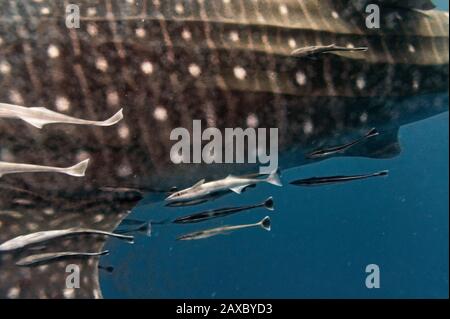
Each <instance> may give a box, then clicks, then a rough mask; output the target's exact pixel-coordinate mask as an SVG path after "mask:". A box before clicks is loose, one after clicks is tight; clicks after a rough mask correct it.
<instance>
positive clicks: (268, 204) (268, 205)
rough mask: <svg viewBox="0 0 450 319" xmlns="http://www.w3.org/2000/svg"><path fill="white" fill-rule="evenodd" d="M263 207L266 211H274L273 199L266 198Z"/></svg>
mask: <svg viewBox="0 0 450 319" xmlns="http://www.w3.org/2000/svg"><path fill="white" fill-rule="evenodd" d="M264 207H265V208H267V209H268V210H272V211H273V210H274V203H273V198H272V196H270V197H269V198H267V199H266V200H265V201H264Z"/></svg>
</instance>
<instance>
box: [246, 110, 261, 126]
mask: <svg viewBox="0 0 450 319" xmlns="http://www.w3.org/2000/svg"><path fill="white" fill-rule="evenodd" d="M258 124H259V120H258V117H257V116H256V114H254V113H250V114H249V115H248V116H247V126H248V127H252V128H255V127H258Z"/></svg>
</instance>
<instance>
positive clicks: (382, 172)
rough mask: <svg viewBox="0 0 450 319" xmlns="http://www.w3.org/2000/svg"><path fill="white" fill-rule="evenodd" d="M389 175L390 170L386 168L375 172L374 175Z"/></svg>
mask: <svg viewBox="0 0 450 319" xmlns="http://www.w3.org/2000/svg"><path fill="white" fill-rule="evenodd" d="M388 175H389V171H388V170H384V171H381V172H378V173H375V174H373V176H388Z"/></svg>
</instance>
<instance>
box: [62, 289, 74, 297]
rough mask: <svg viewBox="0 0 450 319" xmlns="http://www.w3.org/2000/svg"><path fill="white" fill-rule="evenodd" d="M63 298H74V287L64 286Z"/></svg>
mask: <svg viewBox="0 0 450 319" xmlns="http://www.w3.org/2000/svg"><path fill="white" fill-rule="evenodd" d="M63 295H64V298H66V299H73V298H75V289H74V288H65V289H64V290H63Z"/></svg>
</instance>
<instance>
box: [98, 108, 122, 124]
mask: <svg viewBox="0 0 450 319" xmlns="http://www.w3.org/2000/svg"><path fill="white" fill-rule="evenodd" d="M122 119H123V109H120V110H119V111H118V112H117V113H116V114H114V115H113V116H111V117H110V118H109V119H107V120H105V121H100V122H98V125H100V126H111V125H114V124H116V123H118V122H120V121H121V120H122Z"/></svg>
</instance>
